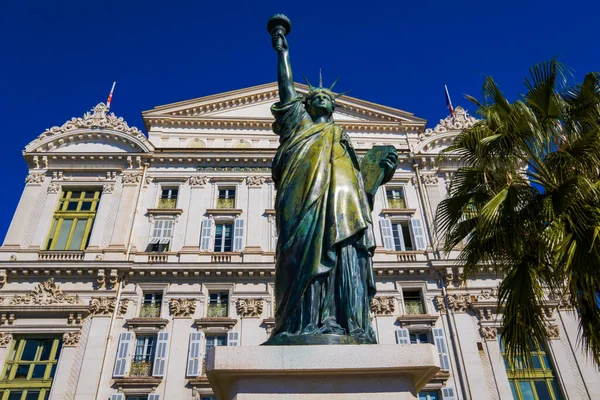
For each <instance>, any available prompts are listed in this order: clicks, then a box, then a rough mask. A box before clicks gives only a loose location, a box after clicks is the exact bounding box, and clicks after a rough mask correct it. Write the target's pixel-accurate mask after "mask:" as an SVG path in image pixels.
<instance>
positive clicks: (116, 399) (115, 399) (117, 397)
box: [110, 393, 160, 400]
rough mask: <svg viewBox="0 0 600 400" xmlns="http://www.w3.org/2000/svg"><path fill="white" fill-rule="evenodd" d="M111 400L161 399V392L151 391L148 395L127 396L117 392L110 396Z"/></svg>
mask: <svg viewBox="0 0 600 400" xmlns="http://www.w3.org/2000/svg"><path fill="white" fill-rule="evenodd" d="M110 400H160V394H155V393H151V394H149V395H148V396H127V397H125V395H124V394H123V393H116V394H113V395H111V396H110Z"/></svg>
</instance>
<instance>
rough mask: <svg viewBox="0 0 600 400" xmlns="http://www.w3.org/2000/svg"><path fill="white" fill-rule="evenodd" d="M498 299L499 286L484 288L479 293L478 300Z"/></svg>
mask: <svg viewBox="0 0 600 400" xmlns="http://www.w3.org/2000/svg"><path fill="white" fill-rule="evenodd" d="M485 300H498V288H494V289H484V290H482V291H481V293H479V295H477V301H485Z"/></svg>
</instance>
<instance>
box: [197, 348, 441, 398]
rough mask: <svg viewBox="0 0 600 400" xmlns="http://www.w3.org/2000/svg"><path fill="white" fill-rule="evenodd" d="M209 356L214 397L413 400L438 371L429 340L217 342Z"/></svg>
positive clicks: (437, 364) (435, 356) (209, 376)
mask: <svg viewBox="0 0 600 400" xmlns="http://www.w3.org/2000/svg"><path fill="white" fill-rule="evenodd" d="M207 356H208V358H207V363H206V371H207V376H208V379H209V381H210V383H211V386H212V387H213V390H214V392H215V395H216V396H217V399H218V400H258V399H261V400H271V399H278V400H285V399H294V400H300V399H310V400H316V399H331V400H334V399H340V400H342V399H343V400H354V399H356V400H358V399H360V400H364V399H370V400H384V399H385V400H392V399H394V400H413V399H416V398H417V395H416V394H417V391H419V390H420V389H421V388H422V387H423V386H424V385H425V384H426V383H427V382H428V381H429V380H430V379H431V378H432V377H433V376H434V375H435V374H436V372H437V371H438V370H439V357H438V353H437V350H436V349H435V347H434V346H433V345H431V344H420V345H415V344H411V345H319V346H240V347H234V346H231V347H225V346H217V347H214V348H212V349H210V350H209V352H208V354H207Z"/></svg>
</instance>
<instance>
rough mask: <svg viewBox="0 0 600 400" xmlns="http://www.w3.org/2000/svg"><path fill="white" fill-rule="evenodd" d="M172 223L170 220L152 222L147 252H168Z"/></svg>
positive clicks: (171, 237)
mask: <svg viewBox="0 0 600 400" xmlns="http://www.w3.org/2000/svg"><path fill="white" fill-rule="evenodd" d="M174 222H175V221H173V220H170V219H157V220H155V221H154V223H153V225H152V231H151V236H150V243H149V245H148V251H154V252H161V251H168V250H169V245H170V243H171V240H172V239H173V225H174Z"/></svg>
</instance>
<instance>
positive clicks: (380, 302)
mask: <svg viewBox="0 0 600 400" xmlns="http://www.w3.org/2000/svg"><path fill="white" fill-rule="evenodd" d="M395 310H396V303H395V302H394V297H393V296H388V297H385V296H378V297H374V298H373V300H372V301H371V311H373V313H374V314H375V315H392V314H394V311H395Z"/></svg>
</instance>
